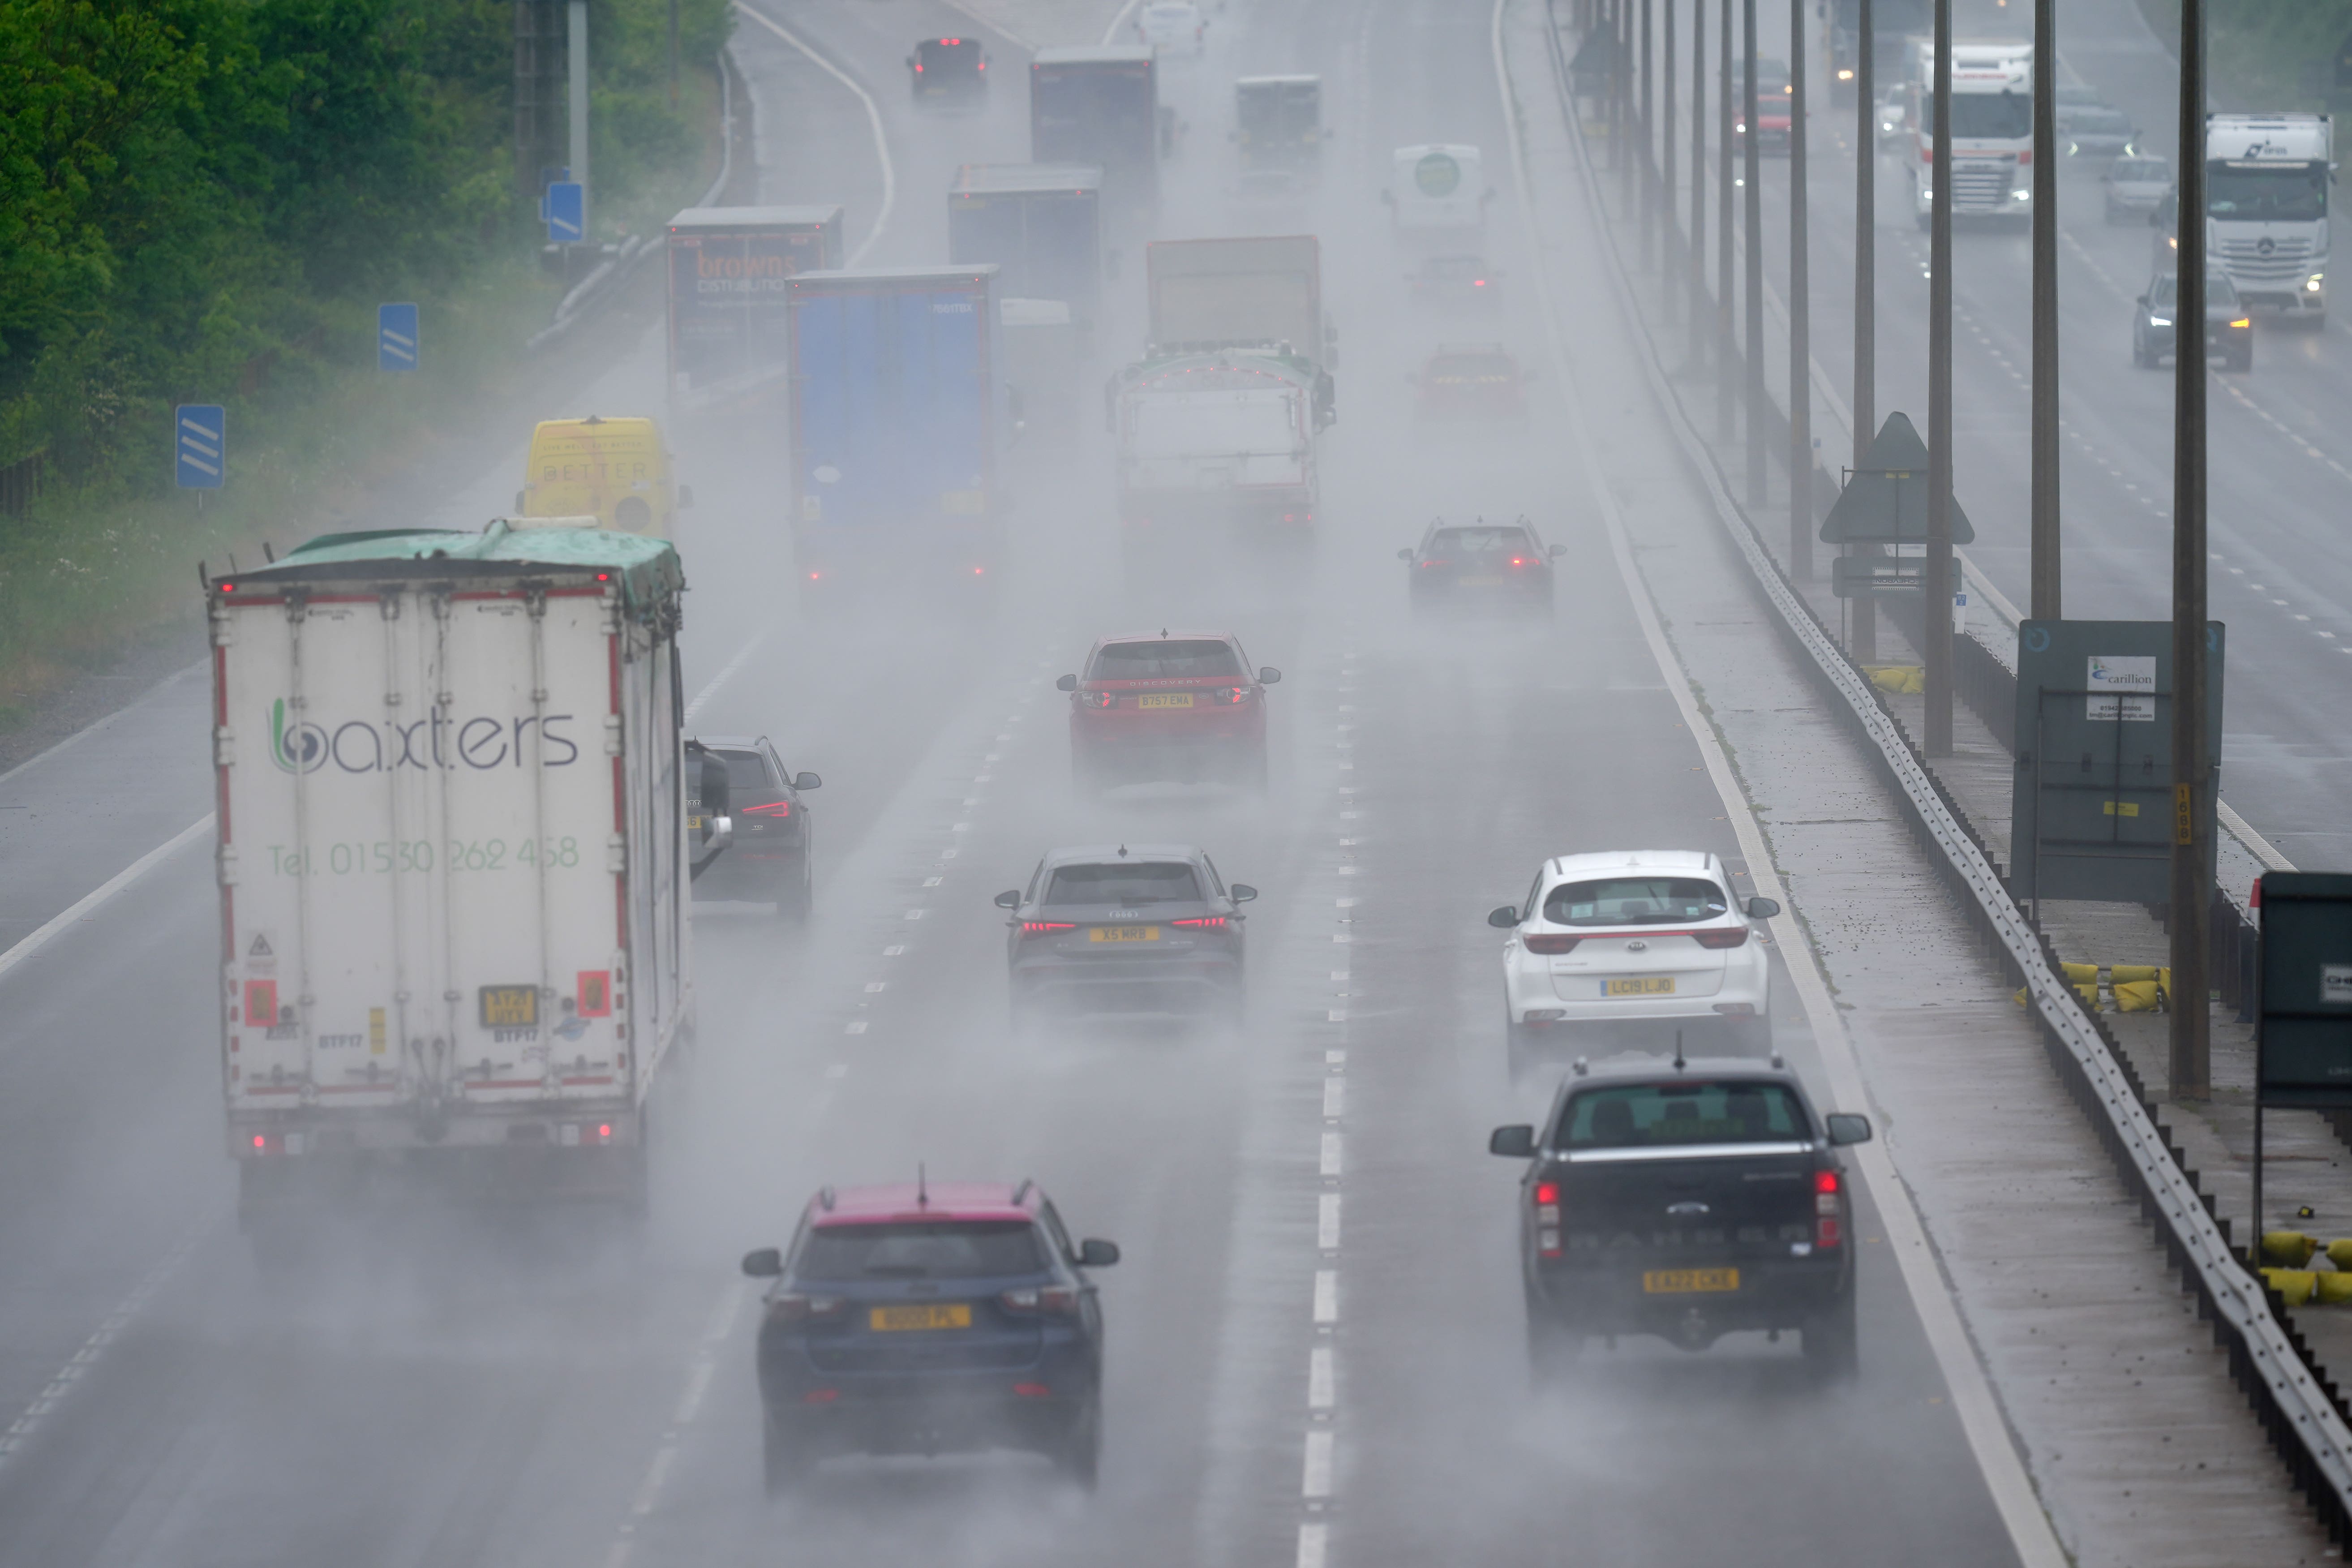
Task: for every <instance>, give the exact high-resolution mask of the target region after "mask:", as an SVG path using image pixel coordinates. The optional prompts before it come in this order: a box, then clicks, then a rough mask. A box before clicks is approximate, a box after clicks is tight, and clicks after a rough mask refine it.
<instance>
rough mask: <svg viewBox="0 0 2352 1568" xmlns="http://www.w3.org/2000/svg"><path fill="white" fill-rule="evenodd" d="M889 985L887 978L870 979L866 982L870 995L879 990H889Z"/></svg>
mask: <svg viewBox="0 0 2352 1568" xmlns="http://www.w3.org/2000/svg"><path fill="white" fill-rule="evenodd" d="M889 986H890V983H889V982H888V981H887V980H869V981H867V982H866V994H867V995H869V996H870V995H872V994H874V993H875V992H877V991H887V989H889Z"/></svg>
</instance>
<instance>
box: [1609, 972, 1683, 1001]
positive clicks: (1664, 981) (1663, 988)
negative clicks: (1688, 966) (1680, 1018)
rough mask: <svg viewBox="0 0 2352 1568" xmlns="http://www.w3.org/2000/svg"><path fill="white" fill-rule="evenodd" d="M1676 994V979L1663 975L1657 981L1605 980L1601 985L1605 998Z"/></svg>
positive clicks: (1669, 975)
mask: <svg viewBox="0 0 2352 1568" xmlns="http://www.w3.org/2000/svg"><path fill="white" fill-rule="evenodd" d="M1601 994H1602V995H1603V996H1671V995H1673V994H1675V977H1674V976H1673V975H1671V974H1666V975H1661V976H1659V977H1658V978H1657V979H1655V980H1604V981H1602V982H1601Z"/></svg>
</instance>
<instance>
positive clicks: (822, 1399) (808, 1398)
mask: <svg viewBox="0 0 2352 1568" xmlns="http://www.w3.org/2000/svg"><path fill="white" fill-rule="evenodd" d="M840 1397H841V1390H839V1389H837V1388H812V1389H810V1390H809V1391H808V1392H807V1393H806V1394H802V1395H801V1403H802V1404H803V1405H830V1404H832V1403H833V1402H834V1401H835V1400H836V1399H838V1398H840Z"/></svg>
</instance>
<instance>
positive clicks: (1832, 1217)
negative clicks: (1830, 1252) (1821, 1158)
mask: <svg viewBox="0 0 2352 1568" xmlns="http://www.w3.org/2000/svg"><path fill="white" fill-rule="evenodd" d="M1838 1186H1839V1183H1838V1173H1836V1172H1835V1171H1815V1172H1814V1173H1813V1216H1814V1217H1813V1245H1814V1247H1835V1246H1837V1245H1839V1244H1840V1243H1841V1242H1843V1240H1844V1239H1845V1227H1844V1226H1843V1224H1842V1223H1841V1222H1840V1220H1839V1216H1838Z"/></svg>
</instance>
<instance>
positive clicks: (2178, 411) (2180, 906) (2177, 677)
mask: <svg viewBox="0 0 2352 1568" xmlns="http://www.w3.org/2000/svg"><path fill="white" fill-rule="evenodd" d="M2179 170H2180V174H2179V180H2180V217H2179V223H2178V224H2176V225H2175V230H2176V232H2177V233H2178V235H2179V240H2180V260H2179V280H2178V282H2177V283H2176V285H2175V287H2174V293H2173V306H2172V321H2173V327H2172V354H2173V364H2174V372H2173V374H2174V380H2173V392H2172V810H2173V833H2172V887H2171V905H2172V907H2171V910H2170V914H2171V920H2170V921H2169V922H2168V923H2169V925H2170V927H2171V930H2170V933H2169V934H2170V936H2171V938H2172V1049H2171V1053H2170V1054H2171V1060H2170V1063H2169V1066H2170V1068H2171V1083H2172V1092H2173V1094H2174V1095H2175V1097H2177V1098H2184V1099H2193V1100H2203V1099H2207V1098H2209V1097H2210V1095H2211V1094H2212V1091H2213V1081H2212V1080H2213V1073H2212V1055H2211V1051H2212V1040H2211V1023H2212V1012H2211V1005H2210V1000H2209V998H2208V984H2207V979H2206V964H2207V961H2208V958H2209V956H2210V949H2209V946H2208V940H2209V935H2210V931H2209V928H2210V925H2211V923H2212V919H2213V889H2212V888H2211V886H2210V877H2209V876H2208V874H2207V871H2206V868H2207V867H2208V866H2209V865H2210V863H2211V860H2210V857H2211V853H2212V851H2211V846H2210V844H2208V843H2207V842H2205V840H2206V838H2207V836H2208V832H2209V830H2208V829H2207V827H2206V826H2205V825H2206V823H2207V822H2208V821H2209V820H2210V810H2209V808H2208V805H2207V802H2206V799H2205V795H2206V793H2207V792H2208V791H2210V789H2211V788H2212V777H2211V773H2212V770H2211V763H2210V759H2209V758H2208V757H2207V756H2206V752H2205V704H2206V702H2207V701H2208V700H2210V694H2209V692H2208V691H2207V689H2206V681H2207V669H2206V647H2205V616H2206V603H2205V600H2206V595H2205V570H2206V568H2205V334H2204V332H2203V331H2200V328H2201V327H2202V326H2203V325H2204V321H2205V273H2206V262H2207V260H2208V258H2207V256H2206V254H2205V0H2181V5H2180V162H2179ZM2037 564H2038V560H2037ZM2037 585H2038V584H2037ZM2254 1233H2255V1235H2256V1236H2257V1237H2259V1236H2260V1235H2261V1233H2262V1216H2261V1215H2255V1216H2254Z"/></svg>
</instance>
